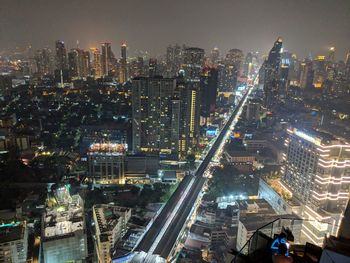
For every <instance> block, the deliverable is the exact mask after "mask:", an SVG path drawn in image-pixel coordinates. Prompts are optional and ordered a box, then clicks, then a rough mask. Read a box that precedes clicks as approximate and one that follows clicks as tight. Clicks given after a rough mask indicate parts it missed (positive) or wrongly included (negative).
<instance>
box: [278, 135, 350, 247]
mask: <svg viewBox="0 0 350 263" xmlns="http://www.w3.org/2000/svg"><path fill="white" fill-rule="evenodd" d="M288 133H289V138H288V139H287V140H286V146H287V153H286V155H285V156H284V158H285V165H284V167H283V168H282V171H283V173H284V176H283V179H282V182H281V183H282V185H283V186H285V187H286V189H288V190H290V192H291V194H292V196H293V197H295V198H296V199H298V200H299V201H300V203H301V204H302V207H303V209H302V210H301V213H302V214H301V215H300V216H302V217H303V218H305V219H307V220H305V222H304V225H303V229H302V233H303V234H304V237H305V238H306V239H307V240H309V241H311V242H313V243H315V244H318V245H321V244H322V243H323V239H324V237H325V235H328V234H331V235H336V234H337V230H338V228H339V224H340V221H341V218H342V214H343V211H344V209H345V207H346V204H347V201H348V198H349V189H350V144H348V143H346V142H343V141H341V140H339V139H336V138H334V137H333V136H331V135H329V134H326V133H322V132H316V131H312V132H310V131H304V130H299V129H296V128H293V129H288Z"/></svg>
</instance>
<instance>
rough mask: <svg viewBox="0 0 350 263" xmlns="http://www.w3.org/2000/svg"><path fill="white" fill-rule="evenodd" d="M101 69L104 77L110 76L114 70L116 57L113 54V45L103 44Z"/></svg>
mask: <svg viewBox="0 0 350 263" xmlns="http://www.w3.org/2000/svg"><path fill="white" fill-rule="evenodd" d="M101 51H102V52H101V69H102V75H103V76H108V75H109V74H110V73H111V72H112V71H113V70H114V67H115V65H114V63H115V61H114V60H115V57H114V54H113V52H112V47H111V43H102V44H101Z"/></svg>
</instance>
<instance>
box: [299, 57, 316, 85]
mask: <svg viewBox="0 0 350 263" xmlns="http://www.w3.org/2000/svg"><path fill="white" fill-rule="evenodd" d="M313 79H314V71H313V68H312V61H311V60H308V59H305V60H304V61H303V62H302V63H301V65H300V87H301V88H302V89H312V88H313Z"/></svg>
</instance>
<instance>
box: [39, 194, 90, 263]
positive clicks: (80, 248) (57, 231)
mask: <svg viewBox="0 0 350 263" xmlns="http://www.w3.org/2000/svg"><path fill="white" fill-rule="evenodd" d="M60 189H61V188H59V189H58V191H56V199H57V200H61V201H59V202H57V203H55V202H50V201H49V204H51V206H50V207H47V208H46V212H45V213H44V215H43V220H42V235H41V240H42V247H43V255H44V260H45V262H64V261H68V260H82V259H85V258H86V256H87V243H86V231H85V220H84V204H83V200H82V199H81V197H80V196H79V195H73V196H70V195H69V193H68V198H66V199H61V197H57V195H59V193H62V191H60ZM63 192H65V191H63Z"/></svg>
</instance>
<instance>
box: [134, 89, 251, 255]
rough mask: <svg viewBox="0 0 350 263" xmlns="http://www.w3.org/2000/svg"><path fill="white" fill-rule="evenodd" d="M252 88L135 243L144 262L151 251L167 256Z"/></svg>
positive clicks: (151, 253) (152, 253)
mask: <svg viewBox="0 0 350 263" xmlns="http://www.w3.org/2000/svg"><path fill="white" fill-rule="evenodd" d="M251 89H252V87H249V89H248V91H247V93H246V94H245V95H244V96H243V98H242V99H241V101H240V103H239V104H238V105H237V107H236V109H235V110H234V111H233V112H232V114H231V116H230V118H229V119H228V121H227V122H226V124H225V126H224V127H223V128H222V130H221V131H220V134H219V135H218V136H217V138H216V140H215V142H214V143H213V145H212V147H211V148H210V150H209V151H208V153H207V155H206V156H205V158H204V160H203V161H202V163H201V164H200V165H199V167H198V168H197V170H196V172H195V174H194V175H187V176H186V177H185V178H184V179H183V180H182V182H181V183H180V185H179V187H178V188H177V190H176V191H175V192H174V194H173V195H172V196H171V198H170V199H169V201H168V202H167V203H166V205H165V206H164V208H163V209H162V211H161V212H160V214H159V215H158V217H157V218H156V219H155V221H154V223H153V224H152V226H151V227H150V229H149V230H148V231H147V232H146V234H145V235H144V237H143V238H142V240H141V242H140V243H139V245H138V246H137V247H136V249H135V251H143V252H145V253H146V254H147V257H146V259H145V262H148V261H150V260H147V258H148V259H150V258H151V257H152V255H158V256H160V257H161V258H163V259H167V258H168V257H169V255H170V253H171V251H172V250H173V248H174V245H175V243H176V241H177V239H178V237H179V235H180V233H181V231H182V229H183V227H184V225H185V224H186V221H187V219H188V218H189V216H190V213H191V211H192V208H193V207H194V205H195V203H196V201H197V199H198V197H199V195H200V193H201V191H202V188H203V185H204V184H205V182H206V179H207V178H206V177H204V176H203V174H204V172H205V170H206V169H207V167H208V165H209V163H210V162H211V160H212V158H213V157H214V156H215V154H216V152H217V150H218V148H221V147H222V146H223V145H224V141H225V140H226V137H227V135H228V132H229V130H230V127H231V125H232V124H234V123H235V121H236V120H237V118H238V117H239V114H240V113H241V111H242V108H243V106H244V104H245V102H246V99H247V96H248V95H249V93H250V90H251ZM151 261H152V260H151Z"/></svg>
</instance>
